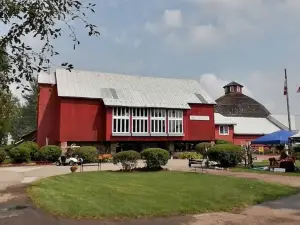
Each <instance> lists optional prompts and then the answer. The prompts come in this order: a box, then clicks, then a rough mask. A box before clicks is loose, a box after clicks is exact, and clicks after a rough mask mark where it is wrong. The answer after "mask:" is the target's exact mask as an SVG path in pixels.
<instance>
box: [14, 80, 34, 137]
mask: <svg viewBox="0 0 300 225" xmlns="http://www.w3.org/2000/svg"><path fill="white" fill-rule="evenodd" d="M22 97H23V98H24V100H25V102H24V104H22V105H20V104H17V105H16V109H15V113H14V117H13V119H12V125H11V131H10V132H11V136H12V138H13V139H14V140H15V141H17V140H20V139H21V137H22V135H25V134H27V133H29V132H31V131H33V130H35V129H36V122H37V99H38V82H37V79H36V78H33V81H32V82H30V89H29V90H28V91H26V92H25V93H23V94H22Z"/></svg>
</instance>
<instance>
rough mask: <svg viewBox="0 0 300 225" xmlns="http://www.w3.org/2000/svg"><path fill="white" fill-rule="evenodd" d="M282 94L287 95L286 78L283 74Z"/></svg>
mask: <svg viewBox="0 0 300 225" xmlns="http://www.w3.org/2000/svg"><path fill="white" fill-rule="evenodd" d="M283 94H284V95H286V94H287V77H286V74H285V77H284V89H283Z"/></svg>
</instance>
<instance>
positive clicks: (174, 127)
mask: <svg viewBox="0 0 300 225" xmlns="http://www.w3.org/2000/svg"><path fill="white" fill-rule="evenodd" d="M168 134H183V111H182V110H175V109H173V110H168Z"/></svg>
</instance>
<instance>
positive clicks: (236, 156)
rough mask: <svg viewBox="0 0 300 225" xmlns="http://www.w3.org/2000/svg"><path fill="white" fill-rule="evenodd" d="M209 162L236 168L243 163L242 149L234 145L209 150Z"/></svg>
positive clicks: (223, 145) (224, 145)
mask: <svg viewBox="0 0 300 225" xmlns="http://www.w3.org/2000/svg"><path fill="white" fill-rule="evenodd" d="M207 153H208V157H209V160H212V161H216V162H219V163H220V164H221V166H223V167H232V166H236V165H237V164H238V163H240V162H241V161H242V156H243V151H242V150H241V147H240V146H238V145H233V144H219V145H215V146H213V147H211V148H210V149H209V150H208V152H207Z"/></svg>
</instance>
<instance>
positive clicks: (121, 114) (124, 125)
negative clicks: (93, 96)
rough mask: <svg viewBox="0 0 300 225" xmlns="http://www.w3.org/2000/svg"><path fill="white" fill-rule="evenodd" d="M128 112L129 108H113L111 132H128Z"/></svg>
mask: <svg viewBox="0 0 300 225" xmlns="http://www.w3.org/2000/svg"><path fill="white" fill-rule="evenodd" d="M129 127H130V114H129V108H125V107H115V108H113V134H129Z"/></svg>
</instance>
